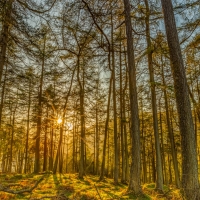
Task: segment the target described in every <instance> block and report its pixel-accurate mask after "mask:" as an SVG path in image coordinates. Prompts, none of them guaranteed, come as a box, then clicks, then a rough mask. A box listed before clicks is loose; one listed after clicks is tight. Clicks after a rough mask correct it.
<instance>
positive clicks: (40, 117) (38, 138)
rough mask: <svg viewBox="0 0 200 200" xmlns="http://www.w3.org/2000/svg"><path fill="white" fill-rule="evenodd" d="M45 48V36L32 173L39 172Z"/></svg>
mask: <svg viewBox="0 0 200 200" xmlns="http://www.w3.org/2000/svg"><path fill="white" fill-rule="evenodd" d="M45 47H46V36H44V44H43V51H42V52H43V58H42V69H41V77H40V87H39V96H38V116H37V132H36V145H35V166H34V172H35V173H38V172H40V134H41V128H42V127H41V126H42V91H43V78H44V65H45Z"/></svg>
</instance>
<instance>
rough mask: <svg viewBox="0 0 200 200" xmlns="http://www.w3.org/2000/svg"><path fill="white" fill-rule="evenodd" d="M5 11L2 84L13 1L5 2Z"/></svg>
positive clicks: (0, 64)
mask: <svg viewBox="0 0 200 200" xmlns="http://www.w3.org/2000/svg"><path fill="white" fill-rule="evenodd" d="M4 3H5V10H4V13H3V16H2V17H3V25H2V32H1V35H0V82H1V79H2V75H3V68H4V65H5V61H6V50H7V46H8V40H9V28H10V25H11V14H12V4H13V0H8V1H7V0H4Z"/></svg>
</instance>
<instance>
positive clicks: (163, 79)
mask: <svg viewBox="0 0 200 200" xmlns="http://www.w3.org/2000/svg"><path fill="white" fill-rule="evenodd" d="M162 81H163V85H164V87H165V88H166V82H165V76H164V69H163V64H162ZM164 99H165V112H166V118H167V129H168V134H169V139H170V145H171V152H172V160H173V166H174V173H175V182H176V186H177V187H178V188H180V178H179V172H178V159H177V154H176V150H175V142H174V134H173V131H172V127H171V124H170V115H169V105H168V97H167V91H166V89H164Z"/></svg>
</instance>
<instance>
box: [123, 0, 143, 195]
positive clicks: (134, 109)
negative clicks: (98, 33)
mask: <svg viewBox="0 0 200 200" xmlns="http://www.w3.org/2000/svg"><path fill="white" fill-rule="evenodd" d="M124 7H125V24H126V35H127V53H128V67H129V95H130V107H131V140H132V163H131V170H130V182H129V190H130V191H133V193H135V194H139V193H140V192H141V185H140V173H141V169H140V162H141V161H140V127H139V114H138V100H137V86H136V68H135V60H134V49H133V37H132V25H131V15H130V12H131V9H130V2H129V0H124Z"/></svg>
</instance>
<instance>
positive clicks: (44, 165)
mask: <svg viewBox="0 0 200 200" xmlns="http://www.w3.org/2000/svg"><path fill="white" fill-rule="evenodd" d="M46 112H47V116H46V124H45V132H44V155H43V157H44V162H43V171H44V172H45V171H46V170H47V155H48V154H47V153H48V152H47V131H48V117H49V116H48V112H49V111H48V106H47V110H46Z"/></svg>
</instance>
